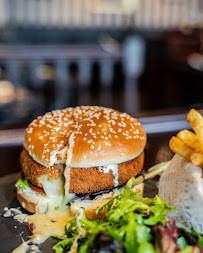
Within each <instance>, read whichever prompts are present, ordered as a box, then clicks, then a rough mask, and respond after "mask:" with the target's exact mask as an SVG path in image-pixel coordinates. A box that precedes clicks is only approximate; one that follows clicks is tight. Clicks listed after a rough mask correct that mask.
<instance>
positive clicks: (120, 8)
mask: <svg viewBox="0 0 203 253" xmlns="http://www.w3.org/2000/svg"><path fill="white" fill-rule="evenodd" d="M138 2H139V1H138V0H87V2H86V8H87V10H89V11H91V12H92V13H95V14H131V13H134V12H135V11H136V10H137V6H138Z"/></svg>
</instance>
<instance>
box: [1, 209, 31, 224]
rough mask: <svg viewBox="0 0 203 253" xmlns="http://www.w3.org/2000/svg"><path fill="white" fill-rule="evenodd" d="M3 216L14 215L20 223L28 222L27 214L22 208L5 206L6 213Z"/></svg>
mask: <svg viewBox="0 0 203 253" xmlns="http://www.w3.org/2000/svg"><path fill="white" fill-rule="evenodd" d="M3 216H4V217H5V218H8V217H13V218H14V219H15V220H17V221H18V222H20V223H24V222H25V223H27V222H28V221H27V216H28V215H27V214H25V213H23V212H22V211H21V210H19V209H17V208H8V207H5V208H4V214H3Z"/></svg>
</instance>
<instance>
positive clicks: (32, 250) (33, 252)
mask: <svg viewBox="0 0 203 253" xmlns="http://www.w3.org/2000/svg"><path fill="white" fill-rule="evenodd" d="M29 243H30V240H29V241H27V242H25V241H23V243H22V244H21V245H20V246H19V247H17V248H16V249H14V250H13V251H12V253H26V252H28V251H29V253H40V252H42V251H41V250H40V249H39V247H38V246H37V245H34V244H31V245H29Z"/></svg>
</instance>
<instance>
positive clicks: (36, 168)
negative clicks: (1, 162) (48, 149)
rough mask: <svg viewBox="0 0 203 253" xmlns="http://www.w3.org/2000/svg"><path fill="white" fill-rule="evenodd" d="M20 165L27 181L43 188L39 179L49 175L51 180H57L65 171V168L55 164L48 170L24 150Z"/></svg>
mask: <svg viewBox="0 0 203 253" xmlns="http://www.w3.org/2000/svg"><path fill="white" fill-rule="evenodd" d="M20 164H21V168H22V171H23V173H24V174H25V176H26V177H27V179H28V180H29V181H30V182H31V183H32V184H33V185H35V186H37V187H40V188H43V187H42V184H41V183H40V182H39V180H38V179H39V177H40V176H42V175H45V174H49V176H50V178H51V179H57V178H58V176H59V175H60V173H61V172H62V171H63V168H64V166H62V165H59V164H55V165H53V166H51V167H49V168H46V167H44V166H42V165H40V164H39V163H37V162H35V161H34V160H33V159H32V157H31V156H30V155H29V154H28V152H27V150H26V149H25V148H24V149H23V150H22V152H21V154H20Z"/></svg>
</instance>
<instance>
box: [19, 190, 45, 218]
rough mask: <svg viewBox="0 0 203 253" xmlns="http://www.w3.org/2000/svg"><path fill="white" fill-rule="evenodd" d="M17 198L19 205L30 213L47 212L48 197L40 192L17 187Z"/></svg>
mask: <svg viewBox="0 0 203 253" xmlns="http://www.w3.org/2000/svg"><path fill="white" fill-rule="evenodd" d="M17 199H18V201H19V203H20V204H21V206H22V207H23V208H24V209H25V210H26V211H28V212H30V213H46V212H47V209H48V198H47V197H46V196H43V195H42V194H39V193H35V192H34V191H22V190H20V189H17Z"/></svg>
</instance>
